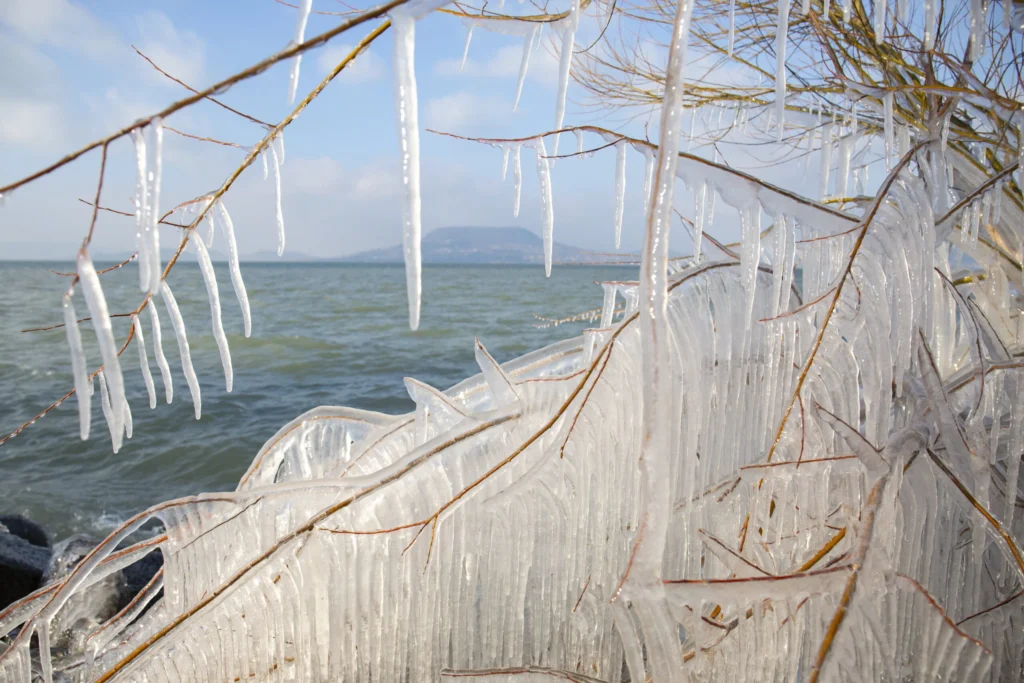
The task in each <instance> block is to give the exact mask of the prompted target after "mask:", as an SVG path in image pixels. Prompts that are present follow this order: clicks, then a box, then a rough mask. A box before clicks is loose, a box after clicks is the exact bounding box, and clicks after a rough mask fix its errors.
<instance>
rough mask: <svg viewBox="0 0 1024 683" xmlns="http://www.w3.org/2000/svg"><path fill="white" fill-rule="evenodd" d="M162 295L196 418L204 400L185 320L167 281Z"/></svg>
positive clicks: (161, 290) (162, 288) (200, 412)
mask: <svg viewBox="0 0 1024 683" xmlns="http://www.w3.org/2000/svg"><path fill="white" fill-rule="evenodd" d="M160 296H162V297H163V300H164V303H165V304H166V305H167V314H168V315H170V316H171V326H172V327H174V335H175V336H176V337H177V338H178V353H179V354H181V370H182V372H184V373H185V381H186V382H188V390H189V391H190V392H192V405H193V407H194V408H195V411H196V419H197V420H198V419H199V416H200V415H201V414H202V411H203V402H202V398H201V396H200V394H199V380H198V379H197V378H196V371H195V370H194V369H193V368H192V354H191V353H190V352H189V349H188V337H187V336H185V321H184V320H182V318H181V311H180V310H178V302H177V301H176V300H175V298H174V293H173V292H171V288H170V287H169V286H168V284H167V283H166V282H164V283H163V286H162V287H161V288H160Z"/></svg>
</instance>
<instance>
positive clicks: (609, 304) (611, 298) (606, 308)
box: [600, 282, 619, 329]
mask: <svg viewBox="0 0 1024 683" xmlns="http://www.w3.org/2000/svg"><path fill="white" fill-rule="evenodd" d="M601 289H603V290H604V302H603V303H602V305H601V322H600V325H601V328H602V329H604V328H606V327H611V324H612V318H613V317H614V316H615V297H616V295H617V294H618V292H619V286H618V285H613V284H609V283H607V282H603V283H601Z"/></svg>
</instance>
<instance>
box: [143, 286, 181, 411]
mask: <svg viewBox="0 0 1024 683" xmlns="http://www.w3.org/2000/svg"><path fill="white" fill-rule="evenodd" d="M146 309H147V310H148V311H149V322H150V329H152V331H153V355H154V356H155V357H156V365H157V367H158V368H160V378H161V379H162V380H163V383H164V397H165V398H166V399H167V403H170V402H171V401H172V400H174V381H173V380H172V379H171V366H170V365H168V364H167V356H165V355H164V342H163V335H162V333H161V330H160V315H159V314H158V313H157V312H156V304H154V303H153V300H152V299H150V300H149V303H147V304H146Z"/></svg>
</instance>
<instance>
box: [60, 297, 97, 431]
mask: <svg viewBox="0 0 1024 683" xmlns="http://www.w3.org/2000/svg"><path fill="white" fill-rule="evenodd" d="M64 331H65V332H66V333H67V337H68V346H69V347H70V348H71V374H72V376H73V377H74V379H75V397H76V398H77V399H78V433H79V435H80V436H81V437H82V441H85V440H86V439H88V438H89V426H90V423H91V421H92V412H91V410H92V401H91V393H92V392H91V388H92V386H91V382H90V381H89V375H88V372H87V371H86V366H85V349H84V348H83V347H82V332H81V331H80V330H79V329H78V316H77V315H76V314H75V305H74V304H73V303H72V302H71V292H70V291H69V292H68V293H66V294H65V295H64Z"/></svg>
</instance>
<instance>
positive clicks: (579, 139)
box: [572, 128, 583, 154]
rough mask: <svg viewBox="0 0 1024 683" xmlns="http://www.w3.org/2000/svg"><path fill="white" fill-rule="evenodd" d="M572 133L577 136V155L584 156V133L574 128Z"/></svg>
mask: <svg viewBox="0 0 1024 683" xmlns="http://www.w3.org/2000/svg"><path fill="white" fill-rule="evenodd" d="M572 132H573V133H575V134H576V153H577V154H582V153H583V131H582V130H580V129H579V128H574V129H573V131H572Z"/></svg>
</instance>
